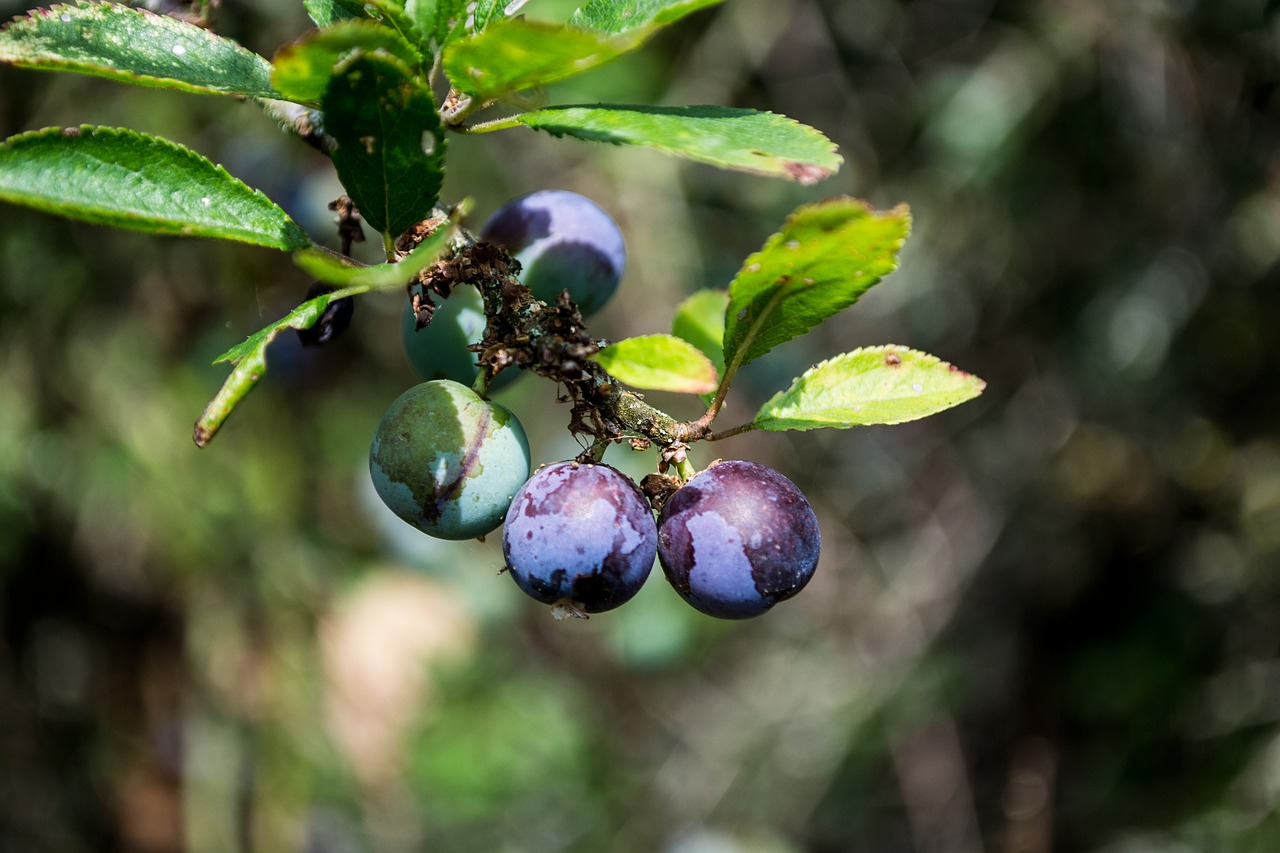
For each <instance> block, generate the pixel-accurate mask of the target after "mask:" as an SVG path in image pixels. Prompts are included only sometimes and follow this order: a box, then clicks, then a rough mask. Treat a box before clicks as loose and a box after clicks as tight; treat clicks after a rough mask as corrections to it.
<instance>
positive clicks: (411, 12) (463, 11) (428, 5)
mask: <svg viewBox="0 0 1280 853" xmlns="http://www.w3.org/2000/svg"><path fill="white" fill-rule="evenodd" d="M404 11H405V14H406V15H408V16H409V19H410V20H411V21H413V26H414V29H415V30H416V31H417V33H418V41H419V44H421V45H422V46H423V49H424V50H427V51H429V52H431V53H432V54H433V55H434V54H435V53H438V52H439V51H440V50H441V49H443V48H444V46H445V45H446V44H448V43H449V39H450V36H451V35H452V34H453V33H454V32H455V31H456V30H458V29H459V28H461V26H462V24H463V22H464V21H465V20H466V17H467V0H408V2H406V3H405V4H404Z"/></svg>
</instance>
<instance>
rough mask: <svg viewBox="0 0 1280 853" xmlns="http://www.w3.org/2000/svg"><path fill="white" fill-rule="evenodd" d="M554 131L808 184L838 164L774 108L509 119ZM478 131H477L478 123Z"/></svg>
mask: <svg viewBox="0 0 1280 853" xmlns="http://www.w3.org/2000/svg"><path fill="white" fill-rule="evenodd" d="M516 122H518V123H520V124H523V125H525V126H526V127H531V128H534V129H535V130H544V131H546V132H547V133H550V134H552V135H553V136H572V137H575V138H577V139H585V140H589V141H592V142H612V143H614V144H617V145H642V146H645V147H647V148H653V149H656V150H658V151H663V152H665V153H667V154H674V155H676V156H678V157H686V158H688V159H690V160H696V161H698V162H700V163H708V164H710V165H712V166H719V167H721V168H724V169H737V170H739V171H743V172H752V173H755V174H758V175H768V176H770V177H778V178H789V179H791V180H794V181H798V182H800V183H802V184H812V183H816V182H817V181H820V180H822V179H824V178H826V177H829V176H830V175H831V174H832V173H834V172H835V171H836V170H837V169H839V168H840V164H841V163H842V162H843V160H842V158H841V157H840V155H839V154H838V153H836V146H835V145H834V144H833V143H832V142H831V140H829V139H827V138H826V137H825V136H823V135H822V134H821V133H820V132H818V131H817V130H815V129H813V128H812V127H809V126H808V125H804V124H801V123H800V122H798V121H795V120H794V119H790V118H787V117H786V116H781V115H777V114H775V113H767V112H759V111H757V110H749V109H739V108H734V107H717V106H692V107H642V106H630V105H598V106H565V107H548V108H546V109H541V110H534V111H532V112H527V113H521V114H520V115H517V116H514V117H513V118H512V119H511V120H510V122H509V123H516ZM482 129H483V128H482Z"/></svg>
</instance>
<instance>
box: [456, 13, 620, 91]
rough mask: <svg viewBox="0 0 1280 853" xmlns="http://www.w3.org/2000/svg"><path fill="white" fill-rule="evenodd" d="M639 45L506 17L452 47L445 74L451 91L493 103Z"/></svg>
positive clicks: (591, 65)
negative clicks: (451, 88)
mask: <svg viewBox="0 0 1280 853" xmlns="http://www.w3.org/2000/svg"><path fill="white" fill-rule="evenodd" d="M636 44H638V42H637V41H635V40H633V39H625V38H618V37H610V36H604V35H600V34H597V33H591V32H587V31H586V30H579V29H576V28H571V27H570V28H566V27H562V26H559V25H557V24H548V23H543V22H539V21H528V20H525V19H523V18H505V19H502V20H499V21H494V22H493V23H491V24H490V25H489V26H488V27H486V28H485V29H484V30H483V31H481V32H477V33H474V34H472V35H470V36H468V37H466V38H463V39H459V40H457V41H454V42H453V43H451V44H450V45H449V46H448V47H447V48H446V49H445V51H444V70H445V73H446V74H448V75H449V82H450V83H452V84H453V86H454V88H456V89H458V90H459V91H461V92H465V93H467V94H468V95H471V96H472V97H474V98H476V99H477V100H479V101H492V100H496V99H498V98H503V97H506V96H508V95H511V94H514V93H516V92H519V91H521V90H523V89H532V88H534V87H536V86H544V85H546V84H548V83H553V82H555V81H557V80H563V79H564V78H566V77H571V76H573V75H574V74H579V73H581V72H583V71H587V70H589V69H591V68H595V67H596V66H597V65H600V64H602V63H605V62H608V61H609V60H611V59H614V58H616V57H617V56H619V55H621V54H622V53H624V52H626V51H627V50H630V49H631V48H632V47H634V46H635V45H636Z"/></svg>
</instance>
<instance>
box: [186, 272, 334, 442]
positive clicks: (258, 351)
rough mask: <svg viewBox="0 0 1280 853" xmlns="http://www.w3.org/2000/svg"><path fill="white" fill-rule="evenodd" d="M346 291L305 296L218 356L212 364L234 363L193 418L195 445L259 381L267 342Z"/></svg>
mask: <svg viewBox="0 0 1280 853" xmlns="http://www.w3.org/2000/svg"><path fill="white" fill-rule="evenodd" d="M345 295H349V294H346V293H345V292H343V291H336V292H334V293H323V294H321V295H319V296H317V297H315V298H314V299H308V300H307V301H306V302H303V303H302V304H301V305H299V306H298V307H297V308H295V309H293V310H292V311H290V312H289V313H288V314H287V315H285V316H284V318H282V319H280V320H277V321H276V322H274V323H272V324H271V325H270V326H267V327H266V328H265V329H262V330H261V331H259V332H257V333H256V334H254V335H252V336H250V337H249V338H248V339H247V340H245V341H244V342H243V343H240V344H237V345H236V346H234V347H232V348H231V349H229V350H227V351H226V352H225V353H223V354H222V355H221V356H219V357H218V359H217V361H215V362H214V364H218V363H219V362H224V361H229V362H231V363H232V364H234V365H235V369H234V370H232V371H231V375H230V376H228V377H227V381H226V382H224V383H223V384H222V388H221V389H219V391H218V393H217V394H216V395H214V398H213V399H212V400H210V401H209V405H208V406H206V407H205V410H204V412H203V413H201V415H200V417H199V419H197V420H196V428H195V434H194V436H193V438H194V440H195V443H196V447H204V446H205V445H207V444H208V443H209V442H210V441H212V440H213V436H214V435H215V434H216V433H217V432H218V430H219V429H221V428H222V424H223V423H224V422H225V421H226V419H227V417H228V416H229V415H230V414H231V412H232V411H233V410H234V409H235V407H236V406H237V405H239V404H240V402H241V401H242V400H244V398H245V395H247V394H248V393H249V392H250V391H252V390H253V388H254V386H255V385H257V384H258V381H259V380H260V379H262V377H263V375H265V374H266V372H267V345H268V344H270V343H271V342H272V341H273V340H275V339H276V336H277V335H279V334H280V333H281V332H283V331H284V330H285V329H309V328H311V327H312V326H314V325H315V324H316V321H318V320H319V319H320V317H321V316H322V315H323V314H324V309H325V308H327V307H328V306H329V303H330V302H332V301H334V300H335V299H340V298H341V297H342V296H345Z"/></svg>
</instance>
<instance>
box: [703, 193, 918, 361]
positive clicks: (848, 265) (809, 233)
mask: <svg viewBox="0 0 1280 853" xmlns="http://www.w3.org/2000/svg"><path fill="white" fill-rule="evenodd" d="M910 228H911V217H910V214H909V213H908V212H907V208H906V206H905V205H900V206H898V207H896V208H894V209H893V210H890V211H887V212H876V211H873V210H871V208H870V207H868V206H867V204H866V203H865V202H862V201H859V200H857V199H854V198H845V197H841V198H833V199H828V200H826V201H821V202H817V203H815V204H809V205H803V206H801V207H799V208H797V209H796V211H795V212H794V213H792V214H791V216H790V217H788V218H787V221H786V223H785V224H784V225H783V226H782V230H781V231H779V232H778V233H777V234H774V235H773V236H772V237H770V238H769V240H768V241H767V242H766V243H765V245H764V248H762V249H761V250H760V251H759V252H756V253H755V254H753V255H751V256H750V257H749V258H747V261H746V263H745V265H744V266H743V267H742V269H741V271H739V273H738V275H737V276H736V277H735V278H734V280H733V282H732V283H731V284H730V285H729V308H728V310H727V311H726V312H725V334H724V351H725V352H724V358H725V364H726V365H727V367H726V375H731V374H732V373H733V372H735V371H736V370H737V368H738V367H739V366H741V365H743V364H746V363H747V362H749V361H751V360H752V359H755V358H758V357H760V356H762V355H764V354H765V353H767V352H768V351H769V350H771V349H773V348H774V347H776V346H777V345H779V344H782V343H785V342H787V341H789V340H791V339H792V338H797V337H799V336H801V335H803V334H804V333H806V332H808V331H809V330H810V329H812V328H813V327H814V326H816V325H818V324H819V323H821V322H822V321H823V320H825V319H826V318H828V317H831V316H833V315H835V314H837V313H839V312H840V311H842V310H843V309H845V308H847V307H848V306H850V305H852V304H853V303H854V302H855V301H857V299H858V297H859V296H861V295H862V294H863V293H865V292H866V291H867V290H868V289H870V288H871V286H872V285H874V284H876V282H878V281H880V279H881V278H882V277H884V276H886V275H888V274H889V273H891V272H893V270H895V269H897V266H898V250H899V249H901V247H902V244H903V243H904V242H905V241H906V239H907V234H908V232H909V231H910Z"/></svg>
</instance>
